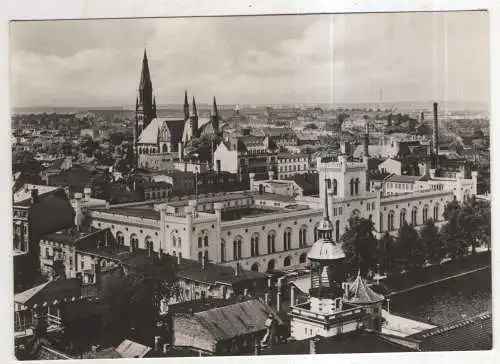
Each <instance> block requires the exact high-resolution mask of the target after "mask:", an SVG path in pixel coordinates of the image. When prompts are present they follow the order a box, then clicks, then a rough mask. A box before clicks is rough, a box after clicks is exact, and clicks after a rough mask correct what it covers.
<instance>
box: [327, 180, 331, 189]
mask: <svg viewBox="0 0 500 364" xmlns="http://www.w3.org/2000/svg"><path fill="white" fill-rule="evenodd" d="M326 188H328V189H330V188H332V180H331V179H330V178H327V179H326Z"/></svg>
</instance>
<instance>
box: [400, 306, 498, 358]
mask: <svg viewBox="0 0 500 364" xmlns="http://www.w3.org/2000/svg"><path fill="white" fill-rule="evenodd" d="M492 323H493V322H492V314H491V312H484V313H481V314H479V315H476V316H474V317H470V318H466V319H462V320H458V321H454V322H451V323H449V324H446V325H442V326H438V327H436V328H433V329H429V330H425V331H422V332H419V333H417V334H413V335H410V336H409V338H411V339H416V340H419V341H420V344H419V350H420V351H463V350H489V349H491V348H492V342H493V340H492Z"/></svg>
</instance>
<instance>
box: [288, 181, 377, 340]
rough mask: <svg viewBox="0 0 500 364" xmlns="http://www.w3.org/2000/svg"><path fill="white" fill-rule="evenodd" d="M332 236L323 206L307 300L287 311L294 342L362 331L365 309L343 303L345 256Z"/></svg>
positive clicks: (312, 260) (313, 253) (309, 255)
mask: <svg viewBox="0 0 500 364" xmlns="http://www.w3.org/2000/svg"><path fill="white" fill-rule="evenodd" d="M325 186H326V184H325ZM325 188H326V187H325ZM325 196H327V193H326V191H325ZM325 199H326V197H325ZM332 235H333V224H332V222H331V221H330V218H329V216H328V207H327V204H326V203H325V210H324V213H323V218H322V219H321V221H320V222H319V225H318V240H317V241H316V242H315V243H314V244H313V246H312V247H311V250H310V251H309V253H308V255H307V257H308V259H309V260H310V261H311V278H310V279H311V280H310V282H311V286H310V289H309V300H308V302H305V303H300V304H297V305H293V306H292V307H291V308H290V311H289V316H290V331H291V336H292V337H293V338H294V339H296V340H304V339H308V338H312V337H315V336H318V335H319V336H323V337H330V336H336V335H342V334H344V333H348V332H351V331H356V330H361V329H362V328H364V327H366V321H367V320H368V319H369V314H368V313H367V310H366V308H365V307H363V306H361V305H357V304H352V303H351V302H348V301H346V300H345V297H346V292H345V290H344V287H345V286H346V285H345V282H344V261H345V257H346V256H345V253H344V251H343V249H342V246H341V245H340V244H337V243H335V242H334V241H333V238H332Z"/></svg>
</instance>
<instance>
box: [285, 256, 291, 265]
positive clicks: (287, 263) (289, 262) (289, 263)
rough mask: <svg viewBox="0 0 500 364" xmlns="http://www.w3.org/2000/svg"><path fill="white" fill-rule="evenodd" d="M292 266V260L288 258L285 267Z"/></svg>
mask: <svg viewBox="0 0 500 364" xmlns="http://www.w3.org/2000/svg"><path fill="white" fill-rule="evenodd" d="M291 265H292V258H290V257H286V258H285V260H284V261H283V266H285V267H289V266H291Z"/></svg>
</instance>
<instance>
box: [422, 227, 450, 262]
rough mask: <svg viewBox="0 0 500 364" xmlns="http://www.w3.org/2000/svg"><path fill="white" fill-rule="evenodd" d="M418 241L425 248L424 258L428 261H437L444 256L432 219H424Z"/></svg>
mask: <svg viewBox="0 0 500 364" xmlns="http://www.w3.org/2000/svg"><path fill="white" fill-rule="evenodd" d="M420 241H421V244H422V245H423V247H424V250H425V258H426V259H427V260H428V261H429V263H439V262H440V261H441V259H442V258H443V256H444V248H443V245H442V241H441V238H440V236H439V231H438V229H437V227H436V225H435V224H434V220H432V219H429V220H427V221H426V223H425V225H424V227H423V228H422V230H421V231H420Z"/></svg>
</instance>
